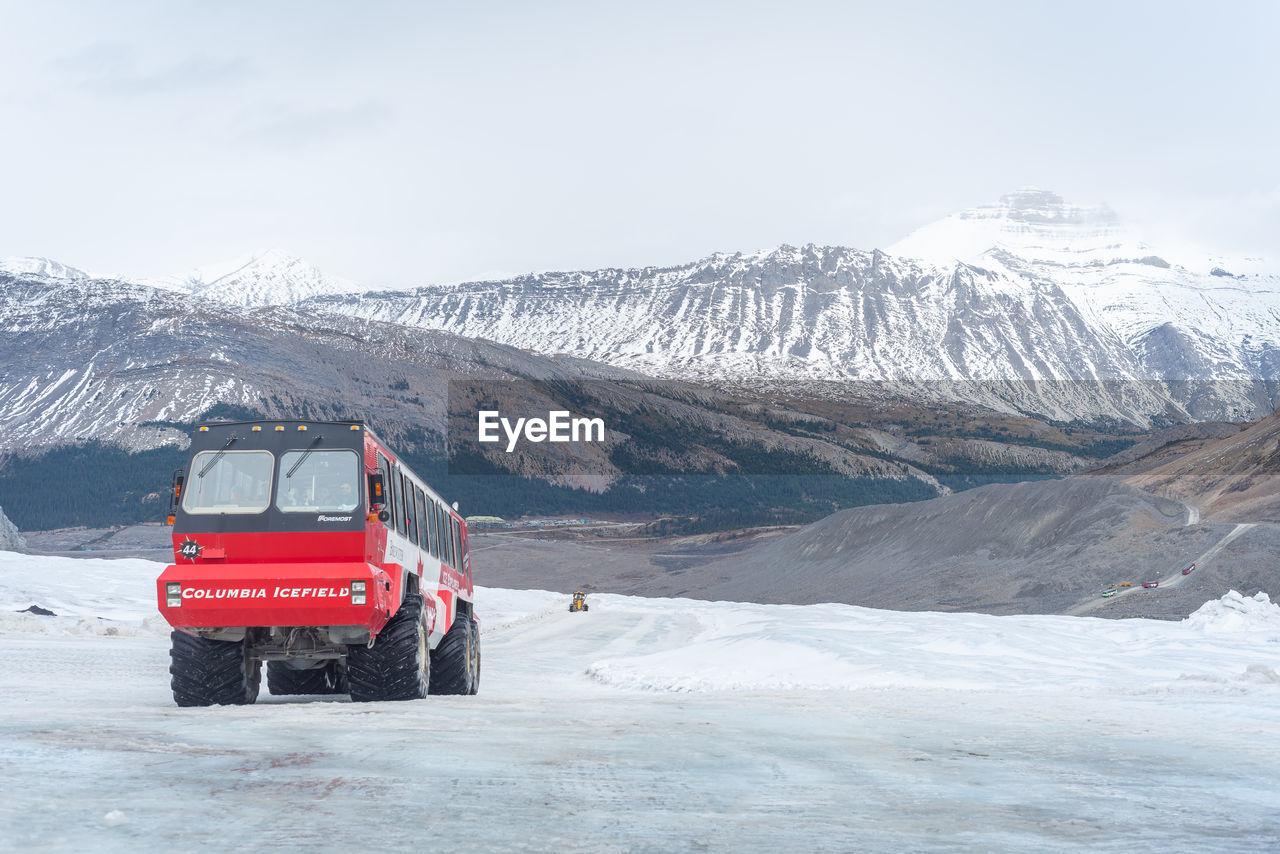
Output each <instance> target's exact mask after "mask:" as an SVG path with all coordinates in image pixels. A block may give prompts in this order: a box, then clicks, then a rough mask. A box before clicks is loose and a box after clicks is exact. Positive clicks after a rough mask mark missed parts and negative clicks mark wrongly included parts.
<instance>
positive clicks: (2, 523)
mask: <svg viewBox="0 0 1280 854" xmlns="http://www.w3.org/2000/svg"><path fill="white" fill-rule="evenodd" d="M26 548H27V540H26V538H25V537H23V536H22V533H21V532H20V531H19V530H18V526H17V525H15V524H13V523H12V522H10V521H9V517H8V516H6V515H4V508H2V507H0V551H6V552H20V551H24V550H25V549H26Z"/></svg>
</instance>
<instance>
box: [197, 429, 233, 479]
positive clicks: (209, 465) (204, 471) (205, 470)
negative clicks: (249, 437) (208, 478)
mask: <svg viewBox="0 0 1280 854" xmlns="http://www.w3.org/2000/svg"><path fill="white" fill-rule="evenodd" d="M238 438H240V437H239V436H237V435H236V434H235V433H232V434H231V438H230V439H228V440H227V444H225V445H223V446H222V447H221V448H219V449H218V453H216V454H214V455H213V459H211V460H209V462H207V463H205V467H204V468H202V469H200V473H199V474H198V475H196V477H204V476H205V475H206V474H208V473H209V469H211V468H213V467H214V466H215V465H217V463H218V458H219V457H221V456H222V455H223V454H225V453H226V452H227V448H230V447H231V443H232V442H234V441H235V440H236V439H238Z"/></svg>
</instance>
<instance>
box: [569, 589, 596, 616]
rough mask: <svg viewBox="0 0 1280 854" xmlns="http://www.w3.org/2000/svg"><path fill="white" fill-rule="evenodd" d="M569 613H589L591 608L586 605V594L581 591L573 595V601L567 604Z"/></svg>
mask: <svg viewBox="0 0 1280 854" xmlns="http://www.w3.org/2000/svg"><path fill="white" fill-rule="evenodd" d="M569 610H570V611H590V610H591V607H590V606H589V605H587V594H585V593H583V592H582V591H581V590H579V591H577V592H576V593H574V594H573V601H572V602H570V603H569Z"/></svg>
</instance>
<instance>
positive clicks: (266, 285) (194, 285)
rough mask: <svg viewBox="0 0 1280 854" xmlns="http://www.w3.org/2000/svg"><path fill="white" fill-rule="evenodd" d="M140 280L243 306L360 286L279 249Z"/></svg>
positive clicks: (288, 301)
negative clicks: (184, 273) (325, 272)
mask: <svg viewBox="0 0 1280 854" xmlns="http://www.w3.org/2000/svg"><path fill="white" fill-rule="evenodd" d="M140 281H141V282H142V283H143V284H147V285H151V286H153V287H158V288H162V289H165V290H174V291H181V292H184V293H189V294H193V295H198V296H200V297H203V298H205V299H208V300H213V301H216V302H222V303H228V304H231V305H238V306H244V307H253V306H266V305H293V304H294V303H298V302H301V301H302V300H304V299H307V298H309V297H315V296H324V295H332V294H345V293H350V292H353V291H356V290H359V286H358V285H356V284H355V283H353V282H348V281H346V280H345V279H338V278H334V277H332V276H326V275H325V274H324V273H322V272H320V270H319V269H318V268H316V267H315V266H313V265H311V264H308V263H307V262H306V261H303V260H302V259H301V258H295V257H293V256H292V255H288V254H286V253H285V252H282V251H280V250H278V249H268V250H264V251H261V252H256V253H254V254H253V255H250V256H249V257H247V258H240V259H237V260H234V261H228V262H225V263H222V264H212V265H209V266H206V267H201V268H198V269H196V270H193V271H192V272H190V273H188V274H186V275H185V276H171V277H167V278H159V279H142V280H140Z"/></svg>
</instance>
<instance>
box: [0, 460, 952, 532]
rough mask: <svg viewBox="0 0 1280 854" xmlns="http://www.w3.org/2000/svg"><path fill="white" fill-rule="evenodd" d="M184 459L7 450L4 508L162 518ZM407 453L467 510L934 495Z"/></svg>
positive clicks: (848, 483)
mask: <svg viewBox="0 0 1280 854" xmlns="http://www.w3.org/2000/svg"><path fill="white" fill-rule="evenodd" d="M187 456H188V454H187V452H186V451H182V450H179V449H177V448H172V447H170V448H159V449H155V450H150V451H142V452H138V453H130V452H128V451H126V450H124V449H122V448H118V447H115V446H112V445H106V444H102V443H98V442H89V443H86V444H82V445H74V446H62V447H58V448H54V449H51V450H49V451H46V452H45V453H43V454H40V455H37V456H30V457H24V456H18V455H7V456H3V457H0V507H3V508H4V512H5V514H6V515H7V516H8V517H9V518H10V519H11V520H13V522H14V524H15V525H17V526H18V528H19V529H21V530H27V531H39V530H48V529H51V528H64V527H72V526H76V525H83V526H87V527H107V526H112V525H129V524H135V523H138V522H159V521H163V519H164V516H165V514H166V512H167V510H168V503H169V487H170V484H171V482H172V479H173V472H174V470H175V469H177V468H181V467H184V466H185V465H186V464H187ZM404 459H405V462H406V463H408V465H409V466H411V467H412V468H413V469H414V470H415V471H417V472H418V473H419V474H420V475H422V476H423V477H424V478H426V480H427V482H428V483H430V484H431V485H432V487H433V488H435V489H436V490H437V491H438V492H439V493H440V494H442V495H444V496H445V497H446V498H447V499H448V500H449V501H456V502H458V505H459V508H460V509H461V511H462V513H463V514H464V515H493V516H502V517H505V518H517V517H520V516H544V515H552V514H555V515H574V516H591V515H601V514H617V515H621V514H635V515H641V516H643V515H651V516H654V517H659V516H676V517H684V518H685V519H686V520H687V521H686V522H683V523H681V524H682V526H683V529H684V530H690V531H691V530H721V529H725V528H732V527H740V526H742V525H763V524H777V523H797V522H807V521H812V520H815V519H819V518H821V517H822V516H825V515H828V514H830V513H832V512H834V511H835V510H838V509H841V508H843V507H853V506H859V505H865V504H880V503H897V502H904V501H918V500H921V499H925V498H932V497H933V496H934V492H933V490H932V489H930V488H929V487H928V486H927V485H926V484H924V483H921V482H920V481H918V480H914V479H904V480H889V479H881V478H850V477H843V476H840V475H829V474H794V473H793V474H767V475H754V476H747V475H731V476H729V475H627V476H625V477H623V478H621V479H619V480H618V481H616V482H615V483H614V484H613V485H612V487H611V488H610V489H609V490H607V491H605V492H590V491H587V490H584V489H575V488H569V487H564V486H555V485H552V484H550V483H547V482H546V481H544V480H540V479H537V478H532V477H518V476H512V475H501V474H493V475H456V474H455V475H451V474H449V471H448V465H447V463H446V461H445V460H444V459H443V458H441V457H439V456H433V455H429V454H425V453H414V452H412V451H411V452H408V453H406V454H404Z"/></svg>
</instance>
